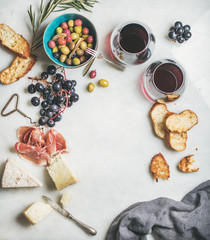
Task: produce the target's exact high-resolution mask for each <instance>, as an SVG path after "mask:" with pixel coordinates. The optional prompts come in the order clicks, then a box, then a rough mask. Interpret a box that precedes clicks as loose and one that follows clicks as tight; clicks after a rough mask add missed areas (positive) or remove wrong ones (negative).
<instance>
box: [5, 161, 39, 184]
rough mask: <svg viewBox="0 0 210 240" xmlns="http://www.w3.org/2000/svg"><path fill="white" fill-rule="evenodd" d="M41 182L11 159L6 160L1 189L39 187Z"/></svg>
mask: <svg viewBox="0 0 210 240" xmlns="http://www.w3.org/2000/svg"><path fill="white" fill-rule="evenodd" d="M42 185H43V184H42V182H41V181H40V180H39V179H38V178H36V177H34V176H33V175H32V174H30V173H29V172H28V171H27V170H26V169H24V168H23V167H21V166H20V165H19V164H18V163H17V162H16V161H14V160H13V159H11V158H8V159H7V162H6V165H5V169H4V173H3V177H2V188H24V187H41V186H42Z"/></svg>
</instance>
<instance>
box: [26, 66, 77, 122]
mask: <svg viewBox="0 0 210 240" xmlns="http://www.w3.org/2000/svg"><path fill="white" fill-rule="evenodd" d="M62 73H63V74H61V73H57V69H56V67H55V66H53V65H50V66H48V67H47V71H46V72H42V73H41V78H37V77H34V78H29V79H32V83H31V84H30V85H29V86H28V92H29V93H30V94H34V93H36V92H38V93H40V97H32V98H31V103H32V105H33V106H39V105H41V107H42V108H41V109H40V111H39V113H40V116H41V117H40V118H39V124H40V125H41V126H44V125H45V124H47V125H48V126H49V127H54V126H55V123H56V122H59V121H60V120H61V119H62V115H63V113H64V111H65V109H66V108H69V107H71V106H72V104H73V103H75V102H77V101H78V100H79V95H78V94H76V93H75V86H76V85H77V82H76V81H75V80H67V79H66V74H65V70H64V68H62ZM49 75H51V76H52V77H53V79H52V81H49V80H48V78H49ZM34 81H37V83H35V84H34ZM41 100H42V101H41ZM40 101H41V104H40Z"/></svg>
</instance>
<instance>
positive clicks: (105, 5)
mask: <svg viewBox="0 0 210 240" xmlns="http://www.w3.org/2000/svg"><path fill="white" fill-rule="evenodd" d="M30 4H33V6H35V7H36V8H38V6H39V1H36V0H30V1H23V0H22V1H21V0H10V1H4V0H0V5H1V8H0V23H6V24H8V25H9V26H10V27H11V28H13V29H14V30H16V31H17V32H18V33H21V34H22V35H24V36H25V37H26V38H27V39H28V40H29V42H30V40H31V33H30V24H29V19H28V16H27V9H28V7H29V5H30ZM66 12H70V11H66ZM71 12H76V10H72V11H71ZM81 13H82V14H83V15H85V16H86V17H87V18H89V19H90V20H91V21H92V22H93V23H94V25H95V27H96V29H97V31H98V35H99V49H100V51H101V52H102V53H103V54H104V55H105V56H107V57H110V56H109V37H110V33H111V32H112V30H113V29H114V28H115V26H117V25H118V24H119V23H121V22H123V21H127V20H130V19H136V20H139V21H141V22H145V23H146V24H147V25H148V26H149V27H150V28H151V29H152V31H153V33H154V35H155V37H156V40H157V42H156V48H155V51H154V54H153V56H152V57H151V58H150V59H149V61H148V62H146V63H144V64H142V65H139V66H129V67H128V68H127V70H126V72H125V73H122V72H119V71H118V70H115V69H113V68H112V67H111V66H109V65H108V64H106V63H104V62H103V61H102V60H97V61H95V63H94V66H93V67H92V68H93V69H96V70H97V77H96V79H95V80H93V81H94V82H95V83H96V82H97V80H98V79H100V78H105V79H107V80H108V81H109V82H110V86H109V87H108V88H106V89H104V88H100V87H98V86H96V88H95V91H94V92H93V93H91V94H90V93H88V92H87V90H86V87H87V85H88V83H89V82H90V79H89V78H88V77H87V76H86V77H82V70H81V69H77V70H72V71H71V70H67V76H68V78H69V79H76V80H77V82H78V86H77V88H76V90H77V92H78V93H79V95H80V101H79V102H78V103H76V104H75V105H74V106H73V107H72V108H70V109H68V110H67V111H66V112H65V114H64V117H63V120H62V122H61V123H59V124H57V126H56V129H57V130H58V131H60V132H61V133H62V134H63V135H64V136H65V138H66V140H67V143H68V145H69V146H70V153H69V154H66V155H65V157H66V159H67V160H68V161H69V164H70V165H71V167H72V168H73V169H74V171H75V172H76V174H77V175H78V177H79V179H80V182H79V183H77V184H75V185H74V186H70V187H68V188H67V189H65V190H62V191H60V192H58V191H57V190H56V189H55V187H54V185H53V183H52V182H51V180H50V177H49V176H48V174H47V172H46V170H45V169H44V167H39V166H35V165H33V164H32V163H30V162H27V161H25V160H22V159H21V158H20V157H19V156H18V155H17V153H16V151H15V150H14V144H15V142H16V141H17V137H16V131H17V129H18V127H19V126H23V125H28V124H29V122H28V120H27V119H24V118H23V117H21V116H20V115H18V114H17V113H15V114H14V115H12V116H9V117H7V118H3V117H0V132H1V141H0V143H1V144H0V152H1V157H0V178H1V176H2V172H3V169H4V164H5V161H6V159H7V158H8V157H11V158H13V159H16V160H17V162H18V163H20V164H21V165H22V166H24V167H25V168H27V169H28V170H29V171H31V173H33V174H34V175H35V176H37V177H38V178H40V180H42V181H43V183H44V186H43V187H42V188H36V189H8V190H5V189H2V188H0V216H1V217H0V239H2V240H24V239H30V240H43V239H45V240H59V239H62V240H67V239H71V240H87V239H95V240H103V239H104V238H105V234H106V231H107V229H108V227H109V225H110V224H111V221H112V220H113V219H114V217H115V216H116V215H117V214H118V213H120V212H121V211H122V210H124V209H125V208H126V207H128V206H129V205H131V204H133V203H135V202H139V201H149V200H152V199H154V198H157V197H169V198H173V199H175V200H181V199H182V197H183V196H184V195H185V194H186V193H187V192H189V191H190V190H191V189H193V188H194V187H196V186H197V185H198V184H200V183H201V182H203V181H205V180H207V179H209V177H210V174H209V173H210V164H209V156H210V148H209V146H208V144H209V136H210V128H209V122H210V112H209V107H210V98H209V96H208V94H209V92H210V78H209V76H210V58H209V53H210V44H209V38H210V32H209V29H210V1H209V0H202V1H197V0H185V1H181V0H171V1H168V0H159V1H156V0H141V1H139V0H132V1H125V0H121V1H120V0H115V1H112V0H106V1H105V0H101V1H100V3H98V4H96V5H95V7H94V9H93V12H92V13H87V12H81ZM60 14H62V13H54V14H52V15H51V16H50V17H49V18H48V19H47V20H46V21H45V22H44V24H43V28H44V27H45V26H46V25H47V24H48V23H49V22H50V20H51V19H53V18H55V17H56V16H58V15H60ZM176 20H181V21H182V22H183V23H186V24H187V23H188V24H189V25H191V27H192V35H193V36H192V39H190V40H189V41H188V42H187V43H185V44H183V45H181V46H177V45H174V44H173V43H172V42H170V41H169V40H168V38H167V33H168V29H169V27H170V26H171V25H172V24H173V23H174V22H175V21H176ZM36 55H37V56H38V61H37V63H36V65H35V66H34V67H33V69H32V70H31V71H30V72H29V73H28V75H27V76H36V75H39V74H40V73H41V72H42V71H43V70H44V69H45V68H46V66H47V65H48V64H50V63H51V62H50V61H49V60H48V58H47V56H46V55H45V53H44V50H43V49H42V48H40V50H39V51H37V52H36ZM13 58H14V56H13V55H12V54H11V53H9V51H6V50H5V49H4V48H3V47H0V70H3V69H4V68H5V67H7V66H8V65H9V64H10V63H11V61H12V59H13ZM160 58H174V59H176V60H177V61H179V62H180V63H181V64H182V65H183V66H184V68H185V69H186V71H187V73H188V80H189V84H188V86H187V88H186V91H185V93H184V95H183V96H182V97H181V98H180V99H179V100H177V101H176V102H174V103H170V104H168V108H169V110H171V111H174V112H181V111H182V110H185V109H191V110H193V111H195V112H196V113H197V115H198V118H199V123H198V125H196V126H195V127H194V128H192V129H191V130H190V131H189V134H188V142H187V149H186V150H185V151H184V152H175V151H172V150H171V149H169V148H168V146H167V145H166V144H165V143H164V141H163V140H161V139H159V138H158V137H156V136H155V135H154V133H153V129H152V126H151V122H150V119H149V110H150V108H151V106H152V103H151V102H149V101H148V100H147V99H146V98H145V97H144V96H143V94H142V92H141V88H140V84H139V83H140V79H141V76H142V73H143V71H144V70H145V69H146V68H147V66H148V65H149V64H150V63H152V62H153V61H155V60H157V59H160ZM27 76H25V77H24V78H22V79H20V80H19V81H18V82H16V83H14V84H12V85H8V86H5V85H1V86H0V96H1V101H0V109H2V107H3V106H4V104H5V103H6V101H7V100H8V99H9V97H10V96H11V95H12V94H13V93H15V92H17V93H18V94H19V95H20V109H22V110H24V112H25V113H27V114H28V115H30V116H31V117H32V118H33V119H34V120H37V119H38V108H37V109H36V108H35V107H32V106H31V105H30V98H31V95H30V94H28V93H27V92H26V88H27V86H28V84H29V80H28V79H27ZM196 149H197V150H196ZM159 152H162V153H163V155H164V156H165V158H166V160H167V162H168V164H169V165H170V171H171V177H170V180H169V181H161V180H160V181H159V182H158V183H156V182H155V181H154V179H153V178H152V176H151V173H150V171H149V164H150V160H151V158H152V156H153V155H155V154H156V153H159ZM188 154H195V160H196V165H198V166H199V167H200V170H199V171H198V172H197V173H192V174H183V173H181V172H179V171H178V170H177V163H178V162H179V161H180V160H181V158H182V157H184V156H186V155H188ZM64 191H68V192H69V193H70V194H71V195H72V196H73V198H72V201H71V203H70V205H69V207H68V208H67V209H68V210H69V211H70V212H71V213H72V214H73V215H75V216H76V217H77V218H79V219H81V220H82V221H84V222H86V223H88V224H89V225H91V226H93V227H95V228H96V229H97V230H98V234H97V235H96V236H95V237H92V236H88V235H87V234H86V233H84V232H83V231H82V230H81V229H80V228H78V226H76V225H75V224H74V223H73V222H71V221H70V220H68V219H65V218H64V217H62V216H60V215H59V214H58V213H57V212H52V213H51V214H50V215H49V216H48V217H47V218H45V219H44V220H43V221H42V222H40V223H39V224H37V225H34V226H32V225H30V224H29V223H28V221H27V220H26V219H25V218H24V216H23V215H22V211H23V210H24V209H25V208H26V207H27V206H28V205H29V204H31V203H32V202H34V201H42V199H41V196H42V195H43V194H45V195H47V196H49V197H51V198H52V199H54V200H58V199H59V197H60V196H61V194H62V193H63V192H64ZM148 239H155V237H154V236H149V237H148Z"/></svg>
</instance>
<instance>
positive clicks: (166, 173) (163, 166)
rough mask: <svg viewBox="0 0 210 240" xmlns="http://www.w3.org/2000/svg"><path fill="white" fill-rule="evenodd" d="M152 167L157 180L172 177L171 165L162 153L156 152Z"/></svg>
mask: <svg viewBox="0 0 210 240" xmlns="http://www.w3.org/2000/svg"><path fill="white" fill-rule="evenodd" d="M150 169H151V172H152V174H153V175H154V178H155V179H156V182H158V178H163V179H167V180H168V178H169V177H170V170H169V165H168V164H167V162H166V160H165V158H164V157H163V155H162V154H161V153H158V154H156V155H155V156H154V157H153V158H152V160H151V164H150Z"/></svg>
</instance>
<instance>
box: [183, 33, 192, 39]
mask: <svg viewBox="0 0 210 240" xmlns="http://www.w3.org/2000/svg"><path fill="white" fill-rule="evenodd" d="M191 36H192V33H191V32H184V34H183V37H184V39H185V40H188V39H189V38H191Z"/></svg>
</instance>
